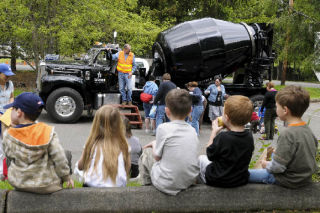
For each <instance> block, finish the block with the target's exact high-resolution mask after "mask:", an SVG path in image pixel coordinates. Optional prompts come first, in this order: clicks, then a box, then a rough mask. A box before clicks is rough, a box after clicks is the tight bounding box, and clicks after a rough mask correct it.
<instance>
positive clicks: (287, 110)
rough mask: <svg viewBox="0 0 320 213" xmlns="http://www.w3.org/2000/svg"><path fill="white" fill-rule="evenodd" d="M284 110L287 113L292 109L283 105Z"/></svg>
mask: <svg viewBox="0 0 320 213" xmlns="http://www.w3.org/2000/svg"><path fill="white" fill-rule="evenodd" d="M283 112H284V113H285V114H286V115H287V114H288V113H291V112H290V109H289V108H288V107H287V106H284V107H283Z"/></svg>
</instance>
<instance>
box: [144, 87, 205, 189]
mask: <svg viewBox="0 0 320 213" xmlns="http://www.w3.org/2000/svg"><path fill="white" fill-rule="evenodd" d="M165 104H166V107H165V112H166V114H167V116H168V117H169V119H170V122H167V123H163V124H161V125H159V126H158V129H157V135H156V141H153V142H151V143H149V144H147V145H146V146H144V150H143V153H142V155H141V157H140V159H139V171H140V182H141V183H142V185H148V184H151V183H152V184H153V185H154V186H155V187H156V188H157V189H158V190H160V191H162V192H164V193H167V194H169V195H176V194H177V193H179V192H180V191H181V190H183V189H186V188H188V187H190V186H191V185H192V184H194V183H195V181H196V177H197V176H198V174H199V167H198V157H197V156H198V146H199V140H198V137H197V133H196V131H195V129H194V128H193V127H192V126H191V125H189V124H188V123H187V122H185V120H184V119H185V118H186V117H187V115H188V114H189V113H190V112H191V105H192V98H191V96H190V95H189V93H188V92H187V91H186V90H183V89H173V90H171V91H170V92H169V93H168V94H167V96H166V98H165ZM148 148H152V149H148Z"/></svg>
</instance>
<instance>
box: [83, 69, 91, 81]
mask: <svg viewBox="0 0 320 213" xmlns="http://www.w3.org/2000/svg"><path fill="white" fill-rule="evenodd" d="M84 78H85V79H86V80H87V81H89V80H90V71H86V73H85V76H84Z"/></svg>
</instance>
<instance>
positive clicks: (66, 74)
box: [38, 44, 145, 123]
mask: <svg viewBox="0 0 320 213" xmlns="http://www.w3.org/2000/svg"><path fill="white" fill-rule="evenodd" d="M118 51H120V48H119V45H117V44H107V45H105V46H102V45H97V46H94V47H93V48H91V49H90V50H89V51H88V53H87V54H86V55H85V56H84V57H83V58H82V59H81V60H77V61H46V62H42V63H41V79H40V82H39V84H38V85H39V86H38V90H39V95H40V97H41V98H42V99H43V101H44V102H45V103H46V105H45V106H46V110H47V112H48V114H49V115H50V116H51V117H52V118H54V119H55V120H56V121H58V122H62V123H71V122H76V121H77V120H78V119H79V118H80V116H81V115H82V113H83V110H88V113H90V114H91V112H92V110H94V109H98V108H99V107H100V106H101V105H103V104H119V103H120V93H119V87H118V77H117V71H116V64H117V62H116V61H113V60H112V54H115V53H117V52H118ZM140 73H142V74H141V76H140ZM144 73H145V70H144V69H143V68H142V69H139V70H137V71H136V72H135V73H133V78H132V81H134V82H135V77H139V78H140V79H144V77H145V76H143V74H144ZM141 84H142V83H141ZM141 84H140V82H135V83H134V84H133V85H134V87H133V94H132V98H133V104H137V103H138V102H139V101H140V100H139V94H140V91H141V90H142V89H141V88H142V85H141Z"/></svg>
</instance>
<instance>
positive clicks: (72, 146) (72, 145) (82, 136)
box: [39, 103, 320, 165]
mask: <svg viewBox="0 0 320 213" xmlns="http://www.w3.org/2000/svg"><path fill="white" fill-rule="evenodd" d="M317 109H319V110H318V111H316V110H317ZM303 119H304V120H305V121H308V120H310V127H311V129H312V130H313V132H314V134H315V135H316V137H317V138H318V139H320V125H319V124H320V103H312V104H311V105H310V107H309V109H308V110H307V112H306V113H305V115H304V117H303ZM39 120H40V121H43V122H46V123H48V124H50V125H53V126H55V128H56V129H55V130H56V132H57V133H58V136H59V138H60V141H61V144H62V146H63V147H64V148H65V149H68V150H71V152H72V155H73V165H74V163H75V161H76V160H78V159H79V158H80V155H81V152H82V149H83V146H84V144H85V142H86V140H87V137H88V135H89V132H90V128H91V123H92V118H88V117H86V116H83V117H81V119H80V120H79V121H78V123H76V124H59V123H53V122H52V119H51V118H50V117H49V116H48V115H47V113H46V112H43V113H42V115H41V116H40V119H39ZM276 123H277V125H278V127H279V129H280V132H281V129H282V128H283V127H282V126H283V125H282V122H281V121H280V120H276ZM210 130H211V126H210V125H209V124H204V125H202V128H201V132H200V137H199V140H200V144H201V145H200V150H199V154H204V153H205V146H206V144H207V142H208V139H209V136H210ZM133 134H134V135H135V136H137V137H138V138H139V139H140V142H141V144H142V145H145V144H147V143H148V142H150V141H152V140H154V139H155V137H154V136H151V135H147V134H145V132H144V130H138V129H134V130H133ZM254 137H255V153H254V157H253V159H254V160H256V159H257V158H258V156H259V154H260V153H261V152H262V151H263V149H264V148H265V147H267V146H269V145H273V146H276V140H277V137H278V136H275V138H274V140H273V141H261V140H258V138H259V137H261V134H255V135H254Z"/></svg>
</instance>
